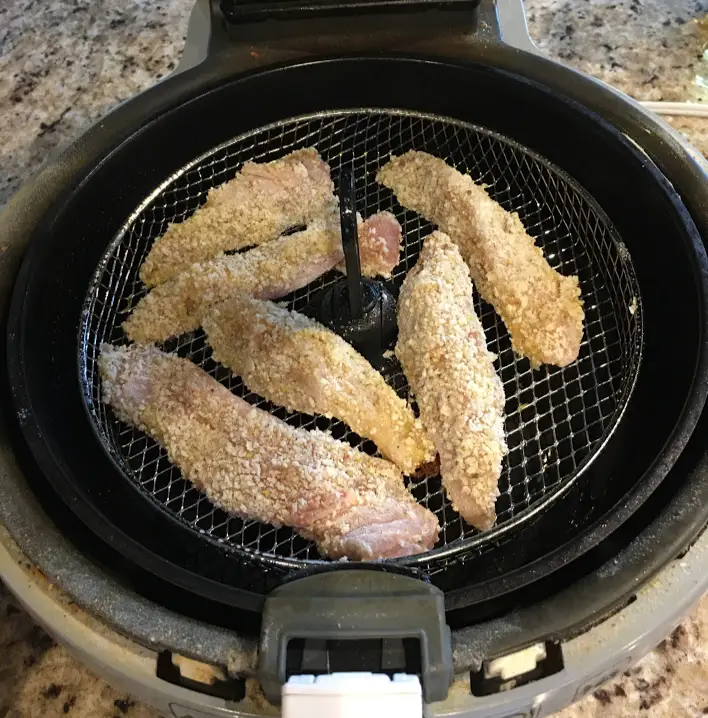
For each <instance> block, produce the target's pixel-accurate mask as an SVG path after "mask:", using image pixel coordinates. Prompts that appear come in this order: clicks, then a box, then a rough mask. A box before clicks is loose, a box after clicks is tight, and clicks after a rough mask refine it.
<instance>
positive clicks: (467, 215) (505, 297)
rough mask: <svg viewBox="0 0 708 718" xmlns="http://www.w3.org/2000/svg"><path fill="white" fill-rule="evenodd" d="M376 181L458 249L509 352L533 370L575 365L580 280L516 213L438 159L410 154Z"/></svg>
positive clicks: (580, 317) (579, 324)
mask: <svg viewBox="0 0 708 718" xmlns="http://www.w3.org/2000/svg"><path fill="white" fill-rule="evenodd" d="M377 180H378V181H379V182H380V183H382V184H383V185H385V186H386V187H388V188H389V189H391V190H393V191H394V192H395V194H396V198H397V199H398V201H399V202H400V203H401V204H402V205H403V206H405V207H408V208H409V209H412V210H414V211H416V212H419V213H420V214H422V215H423V216H424V217H425V218H426V219H427V220H429V221H430V222H433V223H435V224H437V225H438V226H439V227H440V229H441V230H443V231H444V232H446V233H447V234H448V235H450V237H451V238H452V239H453V240H454V241H455V242H456V243H457V245H458V246H459V248H460V251H461V253H462V256H463V258H464V260H465V261H466V262H467V264H468V265H469V268H470V272H471V275H472V279H473V281H474V283H475V284H476V285H477V288H478V289H479V291H480V293H481V295H482V296H483V297H484V299H486V300H487V301H488V302H489V303H490V304H491V305H492V306H493V307H494V308H495V309H496V311H497V312H498V313H499V315H500V316H501V318H502V319H503V320H504V323H505V324H506V327H507V329H508V330H509V333H510V334H511V339H512V343H513V346H514V349H515V350H516V351H517V352H518V353H519V354H522V355H524V356H527V357H528V358H529V359H530V360H531V363H532V364H533V365H534V366H536V365H540V364H554V365H557V366H566V365H568V364H571V363H572V362H574V361H575V360H576V359H577V358H578V352H579V351H580V342H581V341H582V337H583V319H584V314H583V306H582V302H581V300H580V289H579V286H578V278H577V277H575V276H572V277H564V276H563V275H561V274H559V273H558V272H556V271H555V270H554V269H553V268H552V267H551V266H550V265H549V264H548V262H547V261H546V259H545V257H544V256H543V252H542V251H541V249H540V248H539V247H537V246H536V245H535V243H534V240H533V238H532V237H530V236H529V234H528V233H527V232H526V230H525V229H524V226H523V224H522V223H521V220H520V219H519V216H518V214H516V213H515V212H514V213H510V212H507V211H506V210H505V209H504V208H503V207H502V206H501V205H499V204H498V203H497V202H495V201H494V200H493V199H492V198H491V197H490V196H489V195H488V194H487V192H486V190H485V189H484V188H483V187H480V186H479V185H476V184H475V183H474V182H473V181H472V178H471V177H469V176H468V175H464V174H461V173H460V172H458V171H457V170H456V169H454V168H453V167H450V166H449V165H447V164H446V163H445V162H444V161H443V160H441V159H439V158H437V157H433V156H432V155H429V154H426V153H425V152H414V151H410V152H407V153H405V154H404V155H401V156H400V157H395V158H393V159H392V160H391V161H390V162H389V163H388V164H386V165H385V166H384V167H383V168H382V169H381V170H379V173H378V176H377Z"/></svg>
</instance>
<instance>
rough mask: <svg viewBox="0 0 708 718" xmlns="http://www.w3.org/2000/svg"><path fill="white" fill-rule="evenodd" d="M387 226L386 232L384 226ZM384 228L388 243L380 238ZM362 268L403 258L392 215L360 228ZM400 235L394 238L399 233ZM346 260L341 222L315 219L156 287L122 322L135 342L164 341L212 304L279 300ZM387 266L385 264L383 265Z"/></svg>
mask: <svg viewBox="0 0 708 718" xmlns="http://www.w3.org/2000/svg"><path fill="white" fill-rule="evenodd" d="M386 224H388V227H387V228H386V229H385V230H384V229H382V227H383V226H384V225H386ZM384 232H385V236H386V237H387V238H388V239H387V241H385V242H381V241H380V238H381V236H382V235H383V233H384ZM359 235H360V250H361V255H362V268H363V269H364V268H365V269H366V270H367V271H371V270H372V269H374V270H376V269H379V270H380V269H382V268H388V269H389V272H390V270H391V269H393V266H395V264H396V263H397V262H398V254H397V250H396V257H395V259H394V258H393V257H392V254H393V253H392V251H391V244H392V243H393V242H394V241H395V243H396V247H399V246H400V241H401V228H400V225H399V224H398V222H397V221H396V218H395V217H394V216H393V215H391V214H389V213H381V214H378V215H373V216H372V217H370V218H369V219H367V220H366V221H365V222H364V223H363V224H362V225H361V227H360V229H359ZM394 235H395V237H394ZM342 258H343V252H342V242H341V235H340V230H339V225H338V221H335V219H334V218H333V216H329V217H327V218H326V219H325V218H322V219H319V220H317V221H316V222H313V223H312V224H311V225H310V226H309V227H308V228H307V229H306V230H303V231H302V232H296V233H295V234H291V235H288V236H285V237H280V239H276V240H275V241H273V242H268V243H267V244H263V245H261V246H260V247H255V248H254V249H251V250H249V251H248V252H242V253H241V254H234V255H228V256H222V257H218V258H217V259H211V260H208V261H206V262H200V263H199V264H193V265H192V266H191V267H189V269H187V270H185V271H184V272H182V273H181V274H179V275H177V276H176V277H174V278H173V279H170V280H169V281H167V282H165V283H164V284H161V285H159V286H157V287H155V288H154V289H153V290H152V291H150V293H149V294H147V295H146V296H145V297H143V298H142V299H141V300H140V301H139V302H138V304H137V306H136V307H135V309H134V310H133V313H132V314H131V315H130V316H129V317H128V319H126V321H125V322H124V323H123V330H124V331H125V333H126V334H127V336H128V337H129V338H130V339H131V340H133V341H142V342H155V341H165V340H166V339H169V338H170V337H171V336H175V335H177V334H182V333H183V332H187V331H190V330H192V329H196V328H198V327H199V324H200V320H201V317H202V314H203V313H204V311H205V310H206V308H207V307H209V306H210V305H211V304H215V303H216V302H221V301H224V300H226V299H228V298H229V297H232V296H234V295H235V294H239V293H243V294H250V295H251V296H255V297H261V298H263V299H277V298H279V297H284V296H285V295H286V294H289V293H290V292H293V291H295V290H296V289H300V288H301V287H304V286H305V285H307V284H309V283H310V282H312V281H313V280H315V279H317V278H318V277H320V276H321V275H322V274H324V273H325V272H327V271H328V270H330V269H332V268H333V267H334V266H335V265H336V264H337V263H338V262H340V261H341V260H342ZM384 265H385V266H384Z"/></svg>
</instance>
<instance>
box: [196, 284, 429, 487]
mask: <svg viewBox="0 0 708 718" xmlns="http://www.w3.org/2000/svg"><path fill="white" fill-rule="evenodd" d="M202 326H203V327H204V331H205V332H206V334H207V341H208V342H209V344H210V345H211V347H212V349H213V357H214V359H216V361H218V362H221V363H222V364H224V365H225V366H227V367H229V368H230V369H231V370H232V371H233V372H234V373H235V374H237V375H239V376H240V377H241V378H242V379H243V381H244V382H245V384H246V385H247V386H248V388H249V389H250V390H251V391H253V392H255V393H257V394H260V395H261V396H263V397H265V398H266V399H268V400H269V401H272V402H275V403H276V404H280V405H282V406H285V407H286V408H287V409H289V410H290V411H303V412H306V413H308V414H321V415H324V416H327V417H336V418H338V419H341V420H342V421H344V422H345V423H346V424H348V425H349V426H350V427H351V428H352V429H353V430H354V431H355V432H356V433H357V434H359V435H360V436H363V437H365V438H369V439H372V440H373V441H374V442H375V443H376V445H377V446H378V448H379V449H380V451H381V453H382V454H383V455H384V456H385V457H386V458H387V459H389V460H390V461H393V463H395V464H396V465H397V466H398V467H399V468H400V469H401V470H402V471H403V472H404V473H408V474H410V473H412V472H414V471H415V470H416V469H417V468H418V467H419V466H420V465H421V464H423V463H425V462H428V461H431V460H432V459H433V458H434V457H435V449H434V447H433V444H432V442H431V441H430V439H428V437H427V435H426V433H425V431H424V430H423V427H422V426H421V424H420V421H419V420H418V419H416V418H415V416H414V415H413V412H412V411H411V409H410V407H409V406H408V404H407V403H406V402H405V401H404V400H403V399H401V398H400V397H399V396H398V395H397V394H396V392H395V391H394V390H393V389H392V388H391V387H390V386H389V385H388V384H387V383H386V382H385V381H384V378H383V377H382V376H381V374H379V373H378V372H377V371H376V369H374V368H373V367H372V366H371V364H369V362H368V361H367V360H366V359H365V358H364V357H363V356H361V354H359V352H357V351H356V350H355V349H354V348H353V347H352V346H350V345H349V344H348V343H347V342H346V341H344V339H342V338H341V337H339V336H337V334H335V333H334V332H332V331H330V330H329V329H327V328H326V327H324V326H322V325H321V324H319V323H318V322H316V321H314V320H312V319H309V318H308V317H306V316H305V315H303V314H299V313H297V312H290V311H288V310H287V309H285V308H283V307H279V306H278V305H276V304H273V303H272V302H267V301H263V300H260V299H254V298H252V297H248V296H246V295H238V296H236V297H234V298H232V299H229V300H228V301H226V302H223V303H220V304H215V305H213V306H211V307H210V308H209V309H207V311H206V313H205V314H204V316H203V317H202Z"/></svg>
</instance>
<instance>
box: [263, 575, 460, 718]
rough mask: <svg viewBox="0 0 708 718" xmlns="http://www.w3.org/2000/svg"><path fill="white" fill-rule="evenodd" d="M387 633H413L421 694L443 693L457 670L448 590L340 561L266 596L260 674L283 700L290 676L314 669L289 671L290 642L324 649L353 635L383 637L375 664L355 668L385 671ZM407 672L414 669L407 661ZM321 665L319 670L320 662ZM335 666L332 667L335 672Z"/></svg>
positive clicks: (273, 697)
mask: <svg viewBox="0 0 708 718" xmlns="http://www.w3.org/2000/svg"><path fill="white" fill-rule="evenodd" d="M388 639H390V640H395V641H398V640H399V639H402V640H404V641H405V640H408V639H414V641H415V642H416V644H417V646H418V651H419V653H418V655H419V658H420V662H419V665H420V669H419V671H418V670H415V673H418V672H419V673H420V678H421V680H420V683H419V685H421V687H422V692H423V698H424V700H425V702H426V703H433V702H435V701H441V700H444V699H445V698H446V696H447V692H448V689H449V686H450V683H451V682H452V677H453V668H452V642H451V638H450V629H449V628H448V626H447V624H446V623H445V602H444V596H443V594H442V591H440V589H439V588H436V587H435V586H432V585H430V584H427V583H424V582H423V581H420V580H418V579H415V578H410V577H408V576H401V575H397V574H392V573H386V572H384V571H382V570H373V569H369V568H366V569H364V568H360V569H356V570H355V569H354V567H350V568H346V567H343V568H341V569H339V570H330V571H327V572H325V573H320V574H316V575H312V576H307V577H305V578H298V579H297V580H294V581H292V582H290V583H287V584H284V585H283V586H280V587H278V588H277V589H275V590H274V591H273V593H271V595H270V596H268V598H267V599H266V602H265V606H264V609H263V621H262V627H261V644H260V655H259V665H258V679H259V682H260V684H261V687H262V689H263V692H264V693H265V695H266V697H267V698H268V700H269V701H271V703H276V704H277V703H279V702H280V700H281V699H282V697H283V696H284V694H283V693H282V686H283V685H285V684H286V683H287V682H288V675H292V674H295V675H297V674H308V673H309V672H310V671H312V668H304V666H301V667H300V669H299V670H297V669H296V670H291V671H289V670H288V667H287V655H288V644H289V643H290V642H291V641H300V640H304V641H305V642H308V641H309V642H311V643H312V642H316V643H317V645H318V646H320V648H321V647H322V642H334V643H335V644H338V645H339V646H341V645H342V644H346V643H347V642H348V641H355V642H359V644H361V642H363V641H368V640H370V641H373V642H374V643H376V644H380V650H381V652H382V653H381V655H379V654H378V653H377V660H376V661H374V662H375V663H378V665H377V666H374V667H373V668H372V669H368V666H361V667H359V666H357V667H356V668H354V669H353V670H355V671H361V673H362V674H363V673H364V672H365V671H367V670H372V671H375V672H379V671H381V670H382V669H383V670H384V671H385V668H384V666H383V663H384V661H383V654H384V653H385V650H386V648H385V647H386V645H388ZM354 647H355V644H352V648H354ZM343 652H344V653H348V652H349V649H347V648H346V647H345V648H344V650H343ZM351 655H355V652H353V653H352V654H351ZM340 656H341V654H340ZM324 663H325V671H323V672H324V673H328V672H329V671H328V670H327V666H326V664H327V662H326V661H325V662H324ZM310 664H312V661H309V662H308V665H310ZM303 668H304V670H303ZM339 671H341V668H340V669H339ZM404 671H405V672H407V673H410V672H411V670H410V669H409V668H408V666H406V668H405V669H404ZM317 672H321V671H320V669H319V668H318V669H317ZM337 672H338V671H337V669H336V668H334V671H333V672H332V673H330V675H334V673H337ZM396 672H397V673H398V672H401V671H398V670H397V671H396ZM376 674H377V673H374V675H376ZM318 680H319V679H318ZM364 680H368V679H364ZM371 680H372V681H374V680H376V681H380V680H382V679H379V678H376V679H371ZM325 684H326V680H325V683H324V684H323V685H325ZM372 685H373V683H372ZM382 685H383V684H382ZM360 715H364V714H360ZM366 718H371V716H367V717H366Z"/></svg>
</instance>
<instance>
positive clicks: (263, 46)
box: [173, 0, 538, 74]
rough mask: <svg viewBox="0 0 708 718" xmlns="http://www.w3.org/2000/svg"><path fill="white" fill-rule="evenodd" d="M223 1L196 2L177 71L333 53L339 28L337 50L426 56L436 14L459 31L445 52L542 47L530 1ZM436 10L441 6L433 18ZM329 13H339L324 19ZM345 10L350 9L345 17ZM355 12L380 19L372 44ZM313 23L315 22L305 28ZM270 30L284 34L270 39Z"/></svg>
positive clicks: (452, 31) (438, 47)
mask: <svg viewBox="0 0 708 718" xmlns="http://www.w3.org/2000/svg"><path fill="white" fill-rule="evenodd" d="M222 2H223V0H196V4H195V6H194V8H193V10H192V14H191V16H190V19H189V24H188V26H187V38H186V42H185V49H184V53H183V56H182V58H181V60H180V63H179V64H178V66H177V68H176V69H175V71H174V73H173V74H178V73H180V72H184V71H186V70H189V69H192V68H195V67H197V66H198V65H201V64H202V63H204V62H205V61H207V62H209V63H217V64H218V63H221V62H223V61H227V62H228V64H229V66H230V67H232V68H233V71H234V73H237V72H239V71H246V70H253V69H256V68H258V67H263V66H267V65H271V64H274V63H279V62H284V61H289V60H296V59H299V58H302V57H305V56H312V55H317V54H323V53H324V54H331V52H332V50H331V49H330V48H329V47H327V46H326V40H325V42H324V43H323V42H322V37H321V34H324V35H326V34H327V33H328V32H329V31H332V30H333V29H334V37H335V41H334V42H333V43H331V44H332V45H333V46H334V47H335V48H336V51H337V52H355V51H357V50H362V49H363V50H365V51H371V50H378V51H389V52H390V51H396V52H406V51H411V52H413V53H415V54H418V53H423V54H425V53H426V52H428V51H429V49H428V48H426V47H425V42H424V40H425V38H426V37H428V38H429V39H433V36H434V34H435V30H433V27H434V24H435V23H434V22H431V19H432V16H435V15H437V16H438V19H439V20H440V19H441V20H442V24H443V25H444V24H445V22H448V24H449V25H450V27H449V28H448V35H452V37H449V36H446V37H444V38H443V39H442V41H441V42H437V43H433V45H434V50H433V51H434V52H435V53H436V54H440V52H441V51H445V50H447V52H446V53H445V54H449V55H450V56H451V57H461V56H463V55H464V53H465V46H466V45H467V44H470V43H475V42H479V41H481V42H486V41H494V42H499V41H502V42H504V43H505V44H507V45H511V46H513V47H516V48H518V49H519V50H524V51H526V52H532V53H537V52H538V49H537V48H536V46H535V45H534V44H533V42H532V40H531V38H530V36H529V33H528V28H527V25H526V15H525V13H524V6H523V0H479V2H478V4H477V0H314V1H313V2H308V1H307V0H276V1H275V2H273V1H272V0H271V2H266V3H262V2H261V3H259V2H247V3H246V2H245V3H243V4H242V5H240V6H239V7H240V9H239V11H238V12H237V13H236V12H235V11H234V10H233V8H232V9H231V10H230V11H229V9H228V8H227V12H226V13H225V12H223V11H222ZM430 10H441V11H440V12H437V13H435V12H434V13H432V16H431V13H430ZM327 13H332V15H331V16H328V17H322V15H323V14H324V15H327ZM343 13H345V14H347V15H345V16H344V17H342V14H343ZM259 14H260V15H265V16H266V17H271V16H273V15H275V16H277V17H278V18H280V19H281V20H286V19H288V18H291V19H290V20H288V22H272V21H271V22H263V21H262V20H257V19H256V18H257V17H258V16H259ZM352 15H356V16H358V18H357V19H358V20H362V21H363V22H364V23H366V21H367V20H368V21H372V22H373V23H374V24H375V25H376V24H378V27H377V28H376V29H375V30H374V31H371V32H370V31H369V30H368V29H367V28H366V27H364V29H363V30H362V31H361V32H360V33H359V37H361V38H362V39H364V40H365V42H366V47H363V48H361V47H359V48H357V47H356V43H357V40H356V39H354V41H353V42H352V36H353V35H352V32H351V31H352V21H353V18H352V17H351V16H352ZM421 15H423V17H421ZM416 16H417V17H416ZM239 17H240V21H239V20H238V18H239ZM293 18H294V19H293ZM308 18H309V19H308ZM446 18H449V20H446ZM308 23H310V25H311V26H310V27H309V28H308V27H304V26H303V24H305V25H307V24H308ZM318 23H319V24H318ZM406 23H408V24H409V25H410V24H411V23H412V24H413V25H416V24H417V27H418V33H417V37H415V38H414V39H413V40H412V41H409V42H406V40H405V37H406V33H405V31H404V32H400V27H401V26H402V25H405V24H406ZM337 26H338V27H339V30H337V29H336V28H337ZM286 27H289V28H290V31H291V33H292V35H293V36H294V37H296V38H297V41H296V42H293V41H292V39H287V35H288V31H287V30H286V29H285V28H286ZM397 28H398V29H399V30H397ZM438 29H439V28H438ZM321 31H322V33H321ZM271 33H273V34H275V35H276V36H277V35H280V36H278V37H270V34H271ZM308 34H309V36H310V38H311V40H312V39H313V38H314V40H312V41H311V42H310V44H311V46H310V47H308V46H307V42H308V41H305V43H304V44H303V42H302V36H303V35H305V36H307V35H308ZM414 34H415V33H414ZM283 36H285V37H286V39H285V40H283ZM331 40H332V38H331V37H330V41H331ZM421 41H423V42H421Z"/></svg>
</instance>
